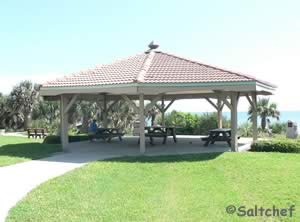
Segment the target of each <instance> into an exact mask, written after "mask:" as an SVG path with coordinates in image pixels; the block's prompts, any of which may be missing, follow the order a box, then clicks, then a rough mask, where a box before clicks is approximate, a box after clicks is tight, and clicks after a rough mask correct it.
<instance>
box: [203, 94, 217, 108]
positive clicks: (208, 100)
mask: <svg viewBox="0 0 300 222" xmlns="http://www.w3.org/2000/svg"><path fill="white" fill-rule="evenodd" d="M205 99H206V100H207V102H209V103H210V104H211V105H212V106H213V107H214V108H215V109H216V110H218V106H217V105H216V104H215V103H214V102H213V101H211V100H210V98H207V97H205Z"/></svg>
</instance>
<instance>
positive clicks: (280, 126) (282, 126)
mask: <svg viewBox="0 0 300 222" xmlns="http://www.w3.org/2000/svg"><path fill="white" fill-rule="evenodd" d="M286 126H287V123H284V122H277V123H272V124H271V125H270V128H271V129H272V133H274V134H283V133H286Z"/></svg>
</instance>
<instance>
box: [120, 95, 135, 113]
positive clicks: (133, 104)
mask: <svg viewBox="0 0 300 222" xmlns="http://www.w3.org/2000/svg"><path fill="white" fill-rule="evenodd" d="M121 96H122V98H123V99H124V100H125V101H126V102H127V103H128V104H129V105H130V106H131V107H132V108H133V109H134V111H135V112H136V113H138V112H139V108H138V107H137V105H136V104H135V103H134V102H133V101H131V100H130V99H129V98H128V96H126V95H121Z"/></svg>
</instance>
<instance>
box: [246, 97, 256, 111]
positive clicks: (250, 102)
mask: <svg viewBox="0 0 300 222" xmlns="http://www.w3.org/2000/svg"><path fill="white" fill-rule="evenodd" d="M246 98H247V100H248V102H249V104H250V106H252V108H253V105H254V104H253V101H252V100H251V98H250V96H249V95H246Z"/></svg>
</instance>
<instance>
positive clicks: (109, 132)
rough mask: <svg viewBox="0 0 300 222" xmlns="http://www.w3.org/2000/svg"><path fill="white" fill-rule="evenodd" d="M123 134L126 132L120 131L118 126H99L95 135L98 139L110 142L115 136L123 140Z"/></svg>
mask: <svg viewBox="0 0 300 222" xmlns="http://www.w3.org/2000/svg"><path fill="white" fill-rule="evenodd" d="M122 136H124V133H122V132H120V129H118V128H98V129H97V132H96V135H95V137H96V138H97V139H103V140H105V141H107V142H110V141H111V140H112V138H114V137H118V138H119V140H120V141H122Z"/></svg>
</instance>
